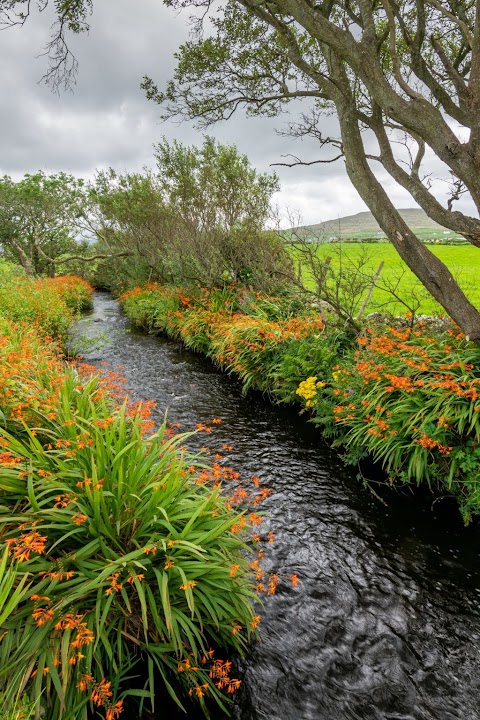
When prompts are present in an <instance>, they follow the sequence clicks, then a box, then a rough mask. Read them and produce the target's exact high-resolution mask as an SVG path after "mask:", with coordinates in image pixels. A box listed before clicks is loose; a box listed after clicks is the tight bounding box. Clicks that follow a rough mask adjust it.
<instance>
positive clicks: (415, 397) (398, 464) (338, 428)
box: [299, 328, 480, 522]
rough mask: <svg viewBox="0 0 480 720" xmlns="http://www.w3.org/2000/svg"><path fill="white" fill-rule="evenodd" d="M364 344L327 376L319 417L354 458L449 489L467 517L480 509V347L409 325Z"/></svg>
mask: <svg viewBox="0 0 480 720" xmlns="http://www.w3.org/2000/svg"><path fill="white" fill-rule="evenodd" d="M358 342H359V346H358V350H357V352H356V354H355V356H354V357H351V358H348V359H347V361H346V362H344V363H340V364H337V365H336V366H335V368H334V370H333V372H332V373H331V375H330V377H328V376H327V377H325V376H323V377H320V379H321V380H326V385H325V387H323V386H322V387H321V388H318V391H317V392H316V393H315V396H314V397H313V398H310V407H312V408H313V411H314V421H315V422H316V423H318V424H319V425H321V426H322V428H323V430H324V432H325V433H326V434H327V435H329V436H330V437H333V438H335V440H334V445H337V446H341V447H343V448H344V451H345V459H346V460H347V462H351V463H356V462H358V460H359V459H361V458H362V457H365V456H366V455H367V454H368V455H371V456H372V457H373V459H374V460H375V461H378V462H380V463H381V464H382V467H383V468H384V470H385V472H386V473H387V475H388V477H389V478H390V481H391V482H394V481H397V480H400V481H402V482H407V483H409V482H414V483H416V484H420V483H423V482H425V483H428V484H429V485H430V486H432V487H434V488H436V489H437V490H438V489H439V490H440V491H442V492H444V491H445V490H447V491H448V492H449V493H452V494H453V495H455V496H456V498H457V500H458V501H459V505H460V510H461V512H462V514H463V517H464V519H465V521H466V522H468V521H469V520H470V518H471V515H472V513H478V512H479V511H480V483H479V480H480V477H479V471H478V467H479V464H478V463H479V460H480V376H479V373H478V367H479V360H480V350H479V349H478V348H477V347H475V346H473V345H470V344H468V343H467V342H466V341H465V339H464V337H463V336H462V335H461V334H458V335H455V334H454V333H453V331H450V334H447V335H439V336H438V337H435V336H433V335H432V334H431V333H427V332H426V331H424V330H418V329H416V330H410V329H409V328H407V329H405V330H398V329H395V328H388V329H387V330H385V332H383V333H382V332H370V333H367V334H366V336H364V337H361V338H359V341H358ZM307 391H308V388H307ZM299 394H300V395H302V396H303V397H304V398H305V399H306V396H305V394H304V392H303V390H302V388H299Z"/></svg>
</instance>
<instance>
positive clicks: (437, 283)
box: [329, 54, 480, 345]
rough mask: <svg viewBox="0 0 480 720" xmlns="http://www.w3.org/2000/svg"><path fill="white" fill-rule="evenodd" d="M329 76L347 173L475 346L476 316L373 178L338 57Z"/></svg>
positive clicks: (478, 335)
mask: <svg viewBox="0 0 480 720" xmlns="http://www.w3.org/2000/svg"><path fill="white" fill-rule="evenodd" d="M329 61H330V69H331V70H332V75H335V76H336V79H337V80H338V87H340V88H341V90H339V91H338V92H336V93H335V97H334V102H335V105H336V108H337V113H338V119H339V122H340V129H341V134H342V142H343V147H344V152H345V160H346V168H347V173H348V176H349V178H350V180H351V181H352V183H353V185H354V187H355V188H356V190H357V192H358V193H359V195H360V197H361V198H362V200H363V201H364V202H365V203H366V205H367V206H368V207H369V208H370V210H371V212H372V214H373V216H374V218H375V220H376V221H377V222H378V224H379V225H380V227H381V228H382V230H383V231H384V233H385V235H386V236H387V237H388V238H389V240H390V241H391V242H392V244H393V245H394V246H395V248H396V250H397V251H398V253H399V255H400V256H401V257H402V259H403V260H404V261H405V263H406V264H407V265H408V267H409V268H410V270H412V272H413V273H415V275H416V276H417V277H418V279H419V280H420V282H421V283H422V284H423V285H424V286H425V287H426V288H427V290H428V291H429V292H430V293H431V294H432V296H433V297H434V298H435V300H437V302H438V303H439V304H440V305H441V306H442V307H443V308H444V309H445V310H446V312H447V313H448V315H450V317H451V318H452V319H453V320H454V321H455V322H456V323H457V325H458V326H459V327H460V328H461V329H462V331H463V332H464V333H465V335H466V337H467V339H469V340H471V341H472V342H475V343H476V344H477V345H480V312H479V311H478V310H477V309H476V308H475V307H474V306H473V305H472V303H471V302H470V301H469V300H468V298H467V297H466V295H465V294H464V292H463V291H462V290H461V289H460V287H459V286H458V284H457V282H456V281H455V279H454V277H453V275H452V274H451V272H450V270H449V269H448V268H447V266H446V265H444V264H443V263H442V262H441V260H439V259H438V258H437V257H436V256H435V255H434V254H433V253H432V252H431V251H430V250H429V249H428V248H427V247H426V246H425V245H424V244H423V243H422V242H421V241H420V240H419V239H418V238H417V236H416V235H415V234H414V233H413V232H412V231H411V230H410V228H409V227H408V225H407V224H406V223H405V221H404V220H403V219H402V217H401V215H400V214H399V212H398V211H397V210H396V208H395V207H394V205H393V203H392V202H391V200H390V198H389V197H388V195H387V193H386V192H385V190H384V189H383V187H382V185H381V184H380V183H379V181H378V180H377V179H376V177H375V175H374V174H373V172H372V170H371V169H370V166H369V164H368V161H367V158H366V156H365V149H364V146H363V140H362V136H361V133H360V129H359V127H358V118H357V108H356V105H355V100H354V98H353V95H352V93H351V88H350V85H349V82H348V78H347V76H346V73H345V71H344V69H343V67H342V65H341V62H340V61H339V60H338V58H336V57H334V56H333V54H332V55H331V56H330V59H329Z"/></svg>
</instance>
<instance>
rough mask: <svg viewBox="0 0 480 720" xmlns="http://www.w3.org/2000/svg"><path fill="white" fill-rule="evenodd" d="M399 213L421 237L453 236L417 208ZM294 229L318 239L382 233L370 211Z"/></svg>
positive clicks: (359, 236) (373, 235)
mask: <svg viewBox="0 0 480 720" xmlns="http://www.w3.org/2000/svg"><path fill="white" fill-rule="evenodd" d="M399 213H400V215H401V216H402V218H403V219H404V220H405V222H406V223H407V225H408V226H409V227H410V228H412V230H414V231H415V232H416V233H417V234H418V235H419V236H421V237H438V238H445V239H446V238H448V237H449V236H451V237H452V238H453V237H455V233H452V232H450V231H449V230H445V228H443V227H442V226H441V225H438V224H437V223H436V222H434V221H433V220H431V219H430V218H429V217H428V215H426V214H425V213H424V211H423V210H420V209H419V208H405V209H401V210H399ZM296 231H297V232H300V233H301V234H302V235H305V236H306V237H310V236H316V237H318V239H319V240H320V241H321V240H322V239H324V240H331V239H333V238H337V237H339V238H358V239H361V238H362V237H367V236H370V237H379V236H380V237H381V236H382V235H383V233H382V231H381V230H380V226H379V225H378V223H377V221H376V220H375V219H374V217H373V215H372V213H371V212H360V213H357V214H356V215H346V216H345V217H341V218H334V219H332V220H326V221H325V222H321V223H317V224H315V225H304V226H302V227H300V228H297V230H296Z"/></svg>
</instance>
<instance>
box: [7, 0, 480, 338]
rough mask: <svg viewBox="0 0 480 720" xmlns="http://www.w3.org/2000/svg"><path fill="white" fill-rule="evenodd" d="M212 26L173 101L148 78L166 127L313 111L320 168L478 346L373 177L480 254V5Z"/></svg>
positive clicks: (447, 288)
mask: <svg viewBox="0 0 480 720" xmlns="http://www.w3.org/2000/svg"><path fill="white" fill-rule="evenodd" d="M44 2H45V4H47V3H48V0H44ZM2 4H3V6H4V8H5V9H6V8H7V6H8V8H9V9H10V10H12V8H15V7H17V8H18V7H22V6H23V7H25V5H24V3H21V2H15V1H14V0H8V1H7V0H3V3H1V4H0V8H1V7H2ZM167 4H168V5H169V6H171V7H174V8H177V7H185V6H188V5H191V6H194V7H195V8H198V7H202V8H204V10H203V11H202V13H201V18H202V19H203V20H204V19H205V18H207V17H208V9H209V8H210V4H211V0H167ZM69 7H70V8H71V10H72V12H73V10H74V9H75V8H76V9H77V12H78V11H79V8H80V7H83V8H84V9H85V8H87V7H88V5H87V3H86V2H82V0H75V2H74V1H73V0H70V2H69V0H66V2H63V3H61V5H60V6H59V10H58V12H59V17H61V13H62V12H66V8H69ZM206 27H207V28H208V35H206V36H204V35H203V32H202V23H201V21H199V22H198V23H197V35H196V37H195V38H194V39H192V40H191V41H189V42H187V43H186V44H185V45H183V46H182V48H181V50H180V52H179V54H178V65H177V69H176V72H175V76H174V79H173V81H172V82H170V83H169V85H168V87H167V89H166V90H165V91H159V90H158V88H157V87H156V85H155V84H154V82H153V81H152V80H150V79H148V78H145V80H144V84H143V86H144V88H145V89H146V92H147V96H148V97H149V98H151V99H152V100H155V101H157V102H159V103H161V104H162V105H163V106H164V107H166V110H165V116H167V117H172V116H173V115H177V116H180V117H182V118H186V119H196V120H197V121H199V122H200V123H201V124H203V125H210V124H211V123H213V122H216V121H218V120H222V119H225V118H229V117H230V116H231V115H232V114H233V113H234V112H235V110H236V109H237V108H239V107H241V106H245V107H246V108H247V111H248V112H249V113H252V114H266V115H270V116H274V115H277V114H278V113H280V112H282V110H283V109H284V108H285V106H286V105H287V104H288V103H291V102H292V101H293V102H296V101H301V102H304V103H308V106H309V107H308V110H307V112H305V113H304V114H303V115H302V116H301V118H300V121H299V122H298V123H294V124H292V126H291V133H292V134H293V135H294V136H298V137H305V136H313V137H315V138H316V139H317V140H318V142H319V146H320V148H322V149H324V148H328V147H333V148H334V150H335V155H334V157H329V158H326V159H325V158H319V160H318V161H316V162H332V161H333V160H336V159H340V158H344V159H345V164H346V169H347V172H348V175H349V177H350V179H351V181H352V183H353V185H354V186H355V188H356V189H357V191H358V192H359V194H360V196H361V197H362V199H363V200H364V201H365V203H366V204H367V206H368V207H369V208H370V210H371V211H372V213H373V215H374V217H375V218H376V220H377V222H378V223H379V225H380V227H381V228H382V230H383V231H384V232H385V234H386V235H387V237H388V238H389V239H390V241H391V242H392V243H393V244H394V246H395V248H396V249H397V250H398V252H399V253H400V255H401V257H402V258H403V259H404V261H405V262H406V264H407V265H408V266H409V267H410V268H411V269H412V270H413V272H414V273H415V274H416V275H417V277H418V278H419V279H420V281H421V282H422V283H423V285H424V286H425V287H426V288H427V289H428V290H429V292H430V293H431V294H432V295H433V296H434V297H435V299H436V300H437V301H438V302H439V303H440V304H441V305H442V306H443V307H444V308H445V310H446V311H447V313H448V314H449V315H450V316H451V317H452V318H453V319H454V320H455V321H456V322H457V323H458V324H459V325H460V327H461V328H462V329H463V331H464V332H465V333H466V335H467V336H468V337H470V338H471V339H472V340H473V341H475V342H477V343H480V313H479V312H478V310H477V309H476V308H475V307H473V305H472V304H471V303H470V302H469V300H468V298H467V297H466V296H465V294H464V293H463V292H462V291H461V290H460V288H459V287H458V284H457V283H456V282H455V280H454V278H453V276H452V274H451V273H450V272H449V270H448V268H447V267H446V266H445V265H444V264H443V263H442V262H440V261H439V260H438V259H437V258H436V257H435V256H434V255H433V254H432V253H431V252H430V251H429V249H428V248H427V247H426V246H425V245H423V243H421V242H420V241H419V240H418V238H417V237H416V236H415V235H414V233H413V232H412V231H411V230H410V228H409V227H408V226H407V225H406V224H405V222H404V221H403V220H402V218H401V216H400V215H399V213H398V212H397V211H396V209H395V207H394V206H393V203H392V202H391V200H390V199H389V197H388V195H387V193H386V192H385V190H384V188H383V187H382V185H381V183H380V181H379V180H378V179H377V177H376V176H375V172H374V170H373V169H372V168H374V167H375V164H376V163H380V164H381V166H382V167H383V168H385V170H386V171H387V172H388V173H389V174H390V175H391V176H392V177H393V178H394V180H395V181H396V182H398V183H399V184H400V185H401V186H403V187H404V188H405V189H406V190H407V191H408V192H409V193H410V194H411V195H412V197H413V198H414V200H415V201H416V202H417V203H418V204H419V205H420V206H421V207H422V208H423V209H424V210H425V212H426V213H427V214H428V215H429V216H430V217H431V218H432V219H434V220H436V221H437V222H439V223H440V224H441V225H444V226H445V227H448V228H450V229H451V230H453V231H455V232H458V233H460V234H462V235H463V236H464V237H465V238H467V240H469V241H470V242H471V243H472V244H473V245H475V246H477V247H480V220H479V219H478V217H471V216H469V215H466V214H465V213H462V212H460V211H458V210H454V207H453V205H454V202H455V200H456V199H458V198H459V197H460V196H461V195H462V193H464V192H467V193H468V194H469V195H470V197H471V199H472V202H473V204H474V205H475V207H476V208H477V211H480V172H479V169H480V112H479V110H480V1H479V0H319V1H318V2H316V1H315V0H227V3H226V4H225V6H224V7H223V8H222V10H221V11H220V12H218V8H217V7H216V6H215V13H214V14H213V13H212V14H211V15H210V17H209V18H208V22H207V23H206ZM212 28H213V31H212ZM72 29H74V28H72ZM325 112H327V113H332V112H334V113H335V114H336V116H337V118H338V122H339V126H340V136H339V137H338V138H333V137H325V136H324V134H323V133H322V128H321V116H322V114H323V113H325ZM399 136H400V137H402V138H403V142H404V144H405V145H406V147H407V149H408V151H409V153H410V155H409V156H407V161H408V157H410V162H407V166H405V165H404V160H405V156H402V155H401V154H400V155H399V153H398V152H397V147H396V144H395V143H396V142H397V141H398V139H399ZM372 146H373V149H372ZM427 149H430V150H431V151H432V152H433V153H434V154H435V155H436V157H437V158H438V159H439V160H440V161H441V162H442V163H443V165H444V167H445V170H446V171H447V172H448V173H450V185H451V194H450V197H449V198H448V200H447V202H444V203H441V202H440V201H439V199H438V198H437V197H436V195H435V194H434V192H433V191H432V188H431V187H430V183H429V178H428V176H427V177H425V176H424V175H423V172H424V171H423V168H424V157H425V152H426V150H427ZM296 162H301V161H299V160H294V163H296Z"/></svg>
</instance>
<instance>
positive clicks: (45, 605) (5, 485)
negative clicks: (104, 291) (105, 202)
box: [0, 279, 260, 720]
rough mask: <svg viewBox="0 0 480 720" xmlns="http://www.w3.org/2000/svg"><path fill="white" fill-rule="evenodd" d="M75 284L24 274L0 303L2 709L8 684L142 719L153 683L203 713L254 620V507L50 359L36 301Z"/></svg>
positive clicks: (53, 719)
mask: <svg viewBox="0 0 480 720" xmlns="http://www.w3.org/2000/svg"><path fill="white" fill-rule="evenodd" d="M74 284H75V282H74V281H73V280H71V281H69V282H68V283H67V282H65V281H63V283H62V281H61V280H60V279H59V280H56V281H55V283H54V284H53V288H54V290H53V291H52V286H51V281H45V282H42V283H40V284H35V286H34V287H33V288H32V286H31V284H30V283H28V284H27V287H26V289H24V293H23V294H22V293H19V294H17V296H16V297H17V299H18V298H21V300H20V301H19V304H20V305H21V304H22V302H23V299H24V298H26V300H27V301H26V302H25V304H24V313H25V314H24V316H23V317H22V316H21V310H20V308H19V307H16V317H15V320H16V321H17V322H11V321H10V320H7V319H6V318H5V317H2V316H1V315H4V314H8V309H9V308H10V307H11V306H9V305H8V302H7V296H6V295H5V296H4V297H5V300H4V304H3V305H2V306H1V307H2V313H1V315H0V403H1V408H2V413H1V415H0V557H3V558H4V565H3V566H0V638H1V639H0V693H3V702H4V708H2V711H3V710H4V712H10V713H11V716H12V717H15V712H16V707H17V704H18V700H19V698H22V702H24V703H25V704H26V705H25V707H28V704H29V703H34V702H35V701H37V700H38V703H39V704H38V711H39V712H41V713H42V715H43V716H44V717H45V718H48V719H49V720H79V719H80V718H82V719H84V718H85V719H86V718H87V715H88V716H90V714H91V713H92V712H94V711H95V712H97V713H99V714H100V716H101V717H104V718H105V719H106V720H115V718H117V717H118V716H119V715H120V714H121V713H122V709H123V706H124V703H127V704H128V707H129V709H128V712H130V713H133V714H134V715H135V717H140V716H141V713H142V707H143V705H145V703H147V702H148V704H149V705H150V706H151V707H152V708H154V707H155V695H156V693H155V690H156V689H157V691H158V683H159V682H160V684H161V686H162V687H163V688H164V690H165V692H168V693H169V694H170V695H171V697H172V698H173V699H174V701H175V702H177V704H179V705H180V707H182V706H184V707H186V706H185V698H186V699H187V702H190V698H192V700H195V701H196V702H198V703H199V704H200V705H201V706H202V707H203V708H204V709H205V712H206V713H207V714H208V707H209V705H210V706H211V705H212V703H213V704H215V703H216V704H218V705H220V706H221V707H223V708H225V707H226V706H227V705H228V700H227V698H228V694H229V693H231V692H234V691H235V689H236V688H237V687H238V685H239V680H237V679H236V678H234V677H232V676H231V665H230V663H229V662H228V661H227V660H225V659H224V657H225V653H227V654H230V653H231V652H233V651H238V652H241V651H242V649H243V648H244V646H245V644H246V643H247V642H248V639H249V637H250V636H251V634H252V633H255V632H256V627H257V625H258V622H259V617H258V616H257V615H255V610H254V601H255V599H256V597H257V595H256V580H255V574H257V573H258V572H259V570H258V559H257V558H256V557H255V554H254V543H253V544H252V540H251V533H252V532H253V528H254V526H255V525H257V524H258V522H259V516H258V515H257V514H256V513H253V512H252V513H250V514H249V513H248V512H246V507H247V506H245V508H244V509H243V510H240V509H239V508H238V507H237V501H236V500H234V499H231V498H228V497H227V496H226V494H225V493H224V492H223V491H222V481H223V480H224V479H225V478H230V474H229V472H228V470H227V469H224V468H221V467H220V466H218V464H217V465H215V466H213V467H211V466H209V465H208V464H207V463H206V462H205V461H204V459H203V457H199V456H192V455H191V454H189V453H188V452H187V451H186V450H185V448H184V443H185V440H186V436H185V435H175V434H174V433H173V432H172V431H170V430H168V429H167V428H166V427H165V426H162V427H161V428H160V429H159V430H158V431H157V432H155V433H153V434H152V435H150V436H149V437H146V436H145V430H146V425H145V413H144V412H143V410H142V408H141V407H138V406H130V405H129V404H128V403H125V402H122V403H120V402H118V401H116V400H114V399H113V398H112V395H111V394H110V392H109V390H108V385H109V381H110V380H111V379H107V380H106V381H103V380H102V379H101V378H99V377H98V376H82V375H79V373H78V371H77V369H76V368H74V367H72V366H68V365H66V364H65V363H64V362H63V361H62V360H61V359H60V358H59V352H58V351H59V344H58V340H59V339H60V340H61V339H62V338H63V334H64V328H65V326H64V324H63V323H59V322H58V317H59V315H58V313H59V310H58V307H59V306H57V304H52V305H51V306H50V305H49V304H48V302H47V300H48V299H50V298H51V297H53V296H55V297H60V299H61V298H62V293H66V294H67V295H70V296H72V295H73V298H74V299H73V300H72V302H73V304H74V305H75V307H78V297H77V292H76V290H75V288H73V287H72V286H73V285H74ZM65 288H66V289H65ZM22 292H23V291H22ZM52 292H53V293H54V295H51V293H52ZM32 298H33V299H34V300H35V303H33V301H32V302H31V300H32ZM59 302H60V300H59ZM32 305H36V306H37V307H38V308H39V309H40V312H39V318H35V317H34V321H33V322H35V323H37V324H36V325H35V326H34V327H30V323H31V322H32V320H31V317H32V316H31V311H32ZM65 307H66V305H64V306H63V308H65ZM49 308H51V312H52V316H50V315H49V314H48V309H49ZM67 317H68V314H67ZM18 321H21V322H18ZM39 328H41V330H42V332H41V333H39V332H38V329H39ZM52 329H53V330H56V332H55V336H56V337H55V338H54V339H52V338H48V337H46V332H47V331H50V332H51V331H52ZM258 492H260V491H258ZM245 495H247V493H242V499H243V498H244V497H245ZM256 495H257V490H256V489H255V488H254V490H253V492H252V497H251V501H252V503H253V504H256V503H255V497H256ZM255 533H257V531H256V530H255ZM7 586H8V588H9V593H8V595H9V598H10V600H9V601H8V602H7V608H6V611H5V612H3V611H2V588H5V587H7ZM12 588H15V592H16V596H15V599H14V601H13V602H12V601H11V592H10V591H11V589H12ZM156 685H157V687H156ZM130 716H131V715H130ZM7 717H10V716H8V715H7Z"/></svg>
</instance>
